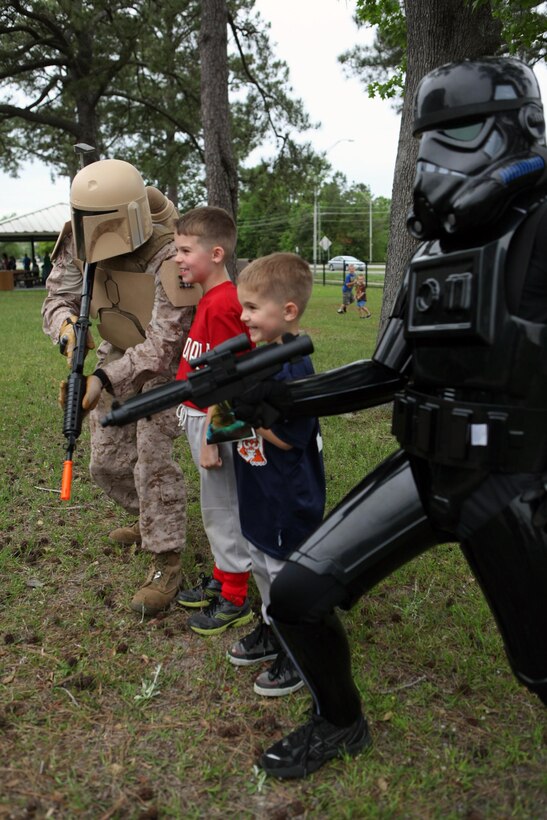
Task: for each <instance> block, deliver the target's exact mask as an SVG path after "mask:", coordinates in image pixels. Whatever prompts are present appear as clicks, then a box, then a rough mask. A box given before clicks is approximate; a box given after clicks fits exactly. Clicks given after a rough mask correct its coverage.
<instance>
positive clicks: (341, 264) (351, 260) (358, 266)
mask: <svg viewBox="0 0 547 820" xmlns="http://www.w3.org/2000/svg"><path fill="white" fill-rule="evenodd" d="M327 265H328V268H329V270H344V269H345V270H347V269H348V268H349V266H350V265H355V270H364V269H365V263H364V262H362V261H361V260H360V259H357V258H356V257H355V256H333V257H332V259H329V261H328V262H327Z"/></svg>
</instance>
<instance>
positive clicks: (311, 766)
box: [259, 733, 372, 780]
mask: <svg viewBox="0 0 547 820" xmlns="http://www.w3.org/2000/svg"><path fill="white" fill-rule="evenodd" d="M371 748H372V738H371V737H370V735H369V734H368V733H367V734H366V735H365V737H364V738H362V739H361V740H359V741H357V742H356V743H352V744H350V745H349V746H343V747H342V748H341V749H337V750H336V751H333V752H332V753H330V754H329V753H327V754H326V755H325V757H324V758H323V759H322V760H309V761H308V763H307V766H306V767H304V766H302V765H301V764H298V765H297V766H288V767H287V768H284V769H281V768H279V769H276V768H271V769H270V768H269V767H268V758H267V755H266V753H264V754H263V755H261V757H260V761H259V762H260V766H261V768H262V769H264V771H265V772H266V774H268V775H270V777H277V778H279V779H280V780H286V779H287V780H288V779H290V778H297V777H307V776H308V775H309V774H313V772H316V771H317V770H318V769H320V768H321V766H323V765H324V764H325V763H328V761H329V760H336V759H337V758H339V759H341V758H343V757H345V756H346V755H349V756H350V757H355V755H358V754H360V753H363V754H367V753H368V752H370V750H371Z"/></svg>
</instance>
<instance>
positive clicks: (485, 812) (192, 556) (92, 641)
mask: <svg viewBox="0 0 547 820" xmlns="http://www.w3.org/2000/svg"><path fill="white" fill-rule="evenodd" d="M368 295H369V306H370V307H371V309H372V312H373V318H372V319H371V320H367V321H365V320H359V319H358V317H357V312H356V310H355V309H354V308H352V310H351V311H350V313H349V314H347V315H345V316H340V315H338V314H337V313H336V308H337V307H338V305H339V299H340V288H339V287H328V286H327V287H322V286H317V287H316V289H315V293H314V296H313V299H312V303H311V304H310V307H309V308H308V311H307V313H306V315H305V317H304V319H305V321H304V328H305V330H307V331H308V332H309V333H310V335H311V336H312V338H313V340H314V343H315V347H316V353H315V354H314V362H315V367H316V370H324V369H327V368H330V367H336V366H338V365H340V364H343V363H346V362H349V361H353V360H355V359H359V358H366V357H367V356H369V355H370V354H371V353H372V351H373V349H374V343H375V337H376V333H377V319H378V316H379V313H380V299H381V295H382V292H381V290H380V289H377V288H371V289H370V290H369V294H368ZM43 297H44V292H43V291H42V292H33V291H26V292H1V293H0V394H1V396H2V407H1V414H0V466H1V470H0V498H1V502H2V503H1V504H0V579H1V580H0V584H1V586H0V590H1V594H0V618H1V620H0V818H4V817H5V818H31V817H32V818H46V817H47V818H93V819H94V818H100V819H101V820H108V819H109V818H156V817H157V818H170V817H171V818H184V819H185V820H186V819H187V818H189V819H190V820H191V819H192V818H264V819H266V818H268V819H269V820H286V819H288V818H297V817H298V818H336V819H338V818H459V817H463V818H467V820H481V818H508V817H511V818H513V817H514V818H533V819H534V820H536V818H546V817H547V776H546V770H547V767H546V755H545V742H546V740H547V725H546V711H545V709H544V708H543V707H542V706H541V704H540V702H539V701H538V700H537V699H535V698H534V697H533V696H532V695H531V694H529V693H528V692H527V690H525V689H524V688H523V687H521V686H519V685H518V684H517V683H516V682H515V680H514V679H513V677H512V675H511V672H510V670H509V667H508V664H507V661H506V658H505V655H504V652H503V649H502V645H501V641H500V638H499V635H498V633H497V630H496V628H495V625H494V623H493V619H492V617H491V615H490V612H489V610H488V608H487V606H486V604H485V602H484V600H483V598H482V595H481V593H480V591H479V589H478V586H477V584H476V582H475V580H474V578H473V576H472V574H471V572H470V571H469V569H468V567H467V565H466V563H465V561H464V560H463V558H462V556H461V554H460V551H459V549H458V547H457V546H455V545H450V544H447V545H444V546H442V547H438V548H437V549H435V550H432V551H431V552H429V553H427V554H425V555H424V556H422V557H420V558H418V559H417V560H415V561H413V562H412V563H410V564H409V565H408V566H406V567H403V568H402V569H401V570H399V571H398V572H397V573H396V574H394V575H393V576H392V577H391V578H389V579H388V580H387V581H386V582H384V583H382V584H380V585H379V586H377V587H376V588H375V589H374V590H373V591H372V592H371V594H369V596H368V597H366V598H364V599H362V600H361V601H360V602H359V603H358V604H357V605H356V607H355V608H354V610H353V611H352V612H351V613H342V618H343V620H344V622H345V624H346V626H347V629H348V632H349V635H350V641H351V644H352V647H353V664H354V672H355V676H356V680H357V683H358V686H359V688H360V690H361V693H362V697H363V701H364V704H365V710H366V713H367V715H368V717H369V721H370V724H371V730H372V733H373V738H374V746H373V749H372V751H371V752H370V754H368V755H367V756H360V757H356V758H352V759H351V760H347V761H337V762H334V763H332V764H329V765H327V766H325V767H324V768H323V769H321V770H320V771H319V772H317V773H316V774H315V775H313V776H312V777H310V778H309V779H307V780H305V781H295V782H290V781H286V782H281V781H275V780H270V779H267V780H266V779H265V778H264V776H263V774H262V773H261V772H260V771H259V770H258V769H257V768H256V767H255V762H256V759H257V755H258V753H259V752H260V750H262V749H263V748H264V747H265V746H267V745H270V744H271V743H272V742H273V741H274V740H276V739H278V738H279V737H280V736H282V735H283V734H285V733H287V732H288V731H289V730H290V729H292V728H294V727H295V726H296V725H297V724H298V723H300V722H302V720H303V719H304V718H305V716H306V713H307V711H308V710H309V707H310V697H309V695H308V694H307V692H306V690H305V689H304V690H301V691H300V692H298V693H296V694H294V695H292V696H290V697H288V698H279V699H276V698H272V699H266V698H259V697H258V696H256V695H255V694H254V693H253V690H252V682H253V679H254V676H255V675H256V672H257V670H256V669H254V670H253V668H252V667H251V668H249V669H245V668H236V667H234V666H232V665H231V664H229V663H228V662H227V661H226V659H225V652H226V649H227V647H228V645H229V644H230V643H231V642H232V641H233V640H234V638H235V637H236V635H237V634H239V636H241V635H243V634H245V631H244V630H245V628H244V629H243V631H242V630H239V631H238V632H236V631H235V630H234V631H232V632H228V633H226V634H225V635H221V636H219V637H217V638H212V639H202V638H200V637H198V636H197V635H194V634H193V633H191V632H190V631H189V630H188V629H187V628H186V619H187V615H186V613H185V612H182V611H172V612H171V611H169V612H168V613H167V614H166V615H165V616H164V617H161V618H156V619H153V620H144V621H141V620H140V619H139V618H138V617H137V616H135V615H134V614H133V613H132V612H131V611H130V610H129V608H128V603H129V600H130V598H131V596H132V594H133V592H134V591H135V589H136V588H137V587H138V586H140V584H141V581H142V579H143V578H144V576H145V574H146V570H147V567H148V563H149V561H148V559H147V556H146V555H143V554H142V553H140V552H139V551H138V550H136V549H135V548H130V549H128V548H122V547H119V546H116V545H114V544H112V543H110V542H109V541H108V538H107V533H108V531H109V530H110V529H112V528H113V527H114V526H116V525H118V524H121V523H124V522H126V521H127V520H128V519H127V517H126V516H125V515H124V513H123V511H121V510H120V509H119V508H116V506H115V505H114V504H113V503H112V502H111V501H109V500H108V499H107V498H105V497H104V496H103V494H102V493H101V491H100V490H99V489H98V488H97V487H95V486H94V485H93V484H92V483H91V481H90V479H89V477H88V472H87V464H88V460H89V438H88V432H87V428H85V429H84V432H83V434H82V436H81V438H80V440H79V442H78V446H77V449H76V453H75V459H74V460H75V481H74V484H73V489H72V500H71V501H70V502H68V503H63V502H61V501H60V500H59V492H58V490H59V487H60V479H61V466H62V461H63V458H64V452H65V447H64V437H63V435H62V417H61V412H60V410H59V408H58V407H57V404H56V394H57V387H58V382H59V381H60V379H61V378H62V377H63V376H64V375H65V372H66V365H65V363H64V360H63V359H62V357H61V356H60V355H59V354H58V352H57V351H56V349H55V348H54V347H53V346H52V345H51V343H50V341H49V340H48V339H47V338H46V337H45V336H44V335H43V334H42V331H41V321H40V306H41V302H42V299H43ZM88 369H89V370H90V369H91V363H90V364H89V367H88ZM322 427H323V438H324V442H325V460H326V469H327V476H328V505H329V508H331V507H332V506H333V505H334V504H336V503H337V502H338V501H339V500H340V499H341V498H342V497H343V495H344V494H345V493H346V492H347V491H348V490H350V489H351V487H352V486H354V485H355V483H356V482H357V481H358V480H359V479H360V478H361V477H362V476H363V475H364V474H365V473H367V472H368V471H369V470H371V469H372V468H373V467H374V466H375V465H376V464H378V462H379V461H381V460H382V459H383V458H385V457H386V456H387V455H389V453H391V452H392V451H393V450H394V449H395V442H394V440H393V438H392V436H391V433H390V411H389V407H380V408H376V409H372V410H368V411H362V412H359V413H353V414H348V415H347V416H343V417H336V418H328V419H324V420H323V422H322ZM176 451H177V456H178V458H179V459H180V460H181V462H182V463H183V464H184V465H185V467H187V470H186V475H187V479H188V482H187V483H188V498H189V510H188V513H189V515H188V518H189V524H188V549H187V551H186V554H185V556H184V562H185V573H186V580H187V581H188V582H193V581H194V580H195V579H196V576H197V573H198V571H206V570H207V569H208V568H209V566H210V560H209V551H208V547H207V543H206V540H205V537H204V533H203V529H202V525H201V520H200V511H199V499H198V487H197V482H196V475H195V470H194V467H193V465H192V464H191V461H190V457H189V453H188V450H187V445H186V442H185V441H183V440H182V439H181V440H179V441H178V442H177V446H176ZM366 526H367V522H366V521H363V531H364V532H366ZM485 546H489V547H490V546H492V547H495V545H485ZM253 594H254V596H255V597H254V604H255V608H256V609H258V599H257V596H256V593H253Z"/></svg>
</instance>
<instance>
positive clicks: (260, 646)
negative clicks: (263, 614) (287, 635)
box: [226, 621, 279, 666]
mask: <svg viewBox="0 0 547 820" xmlns="http://www.w3.org/2000/svg"><path fill="white" fill-rule="evenodd" d="M278 652H279V641H278V640H277V637H276V635H275V632H274V631H273V629H272V628H271V626H269V625H268V624H266V623H264V621H260V623H259V624H258V626H255V628H254V629H253V631H252V632H250V633H249V634H248V635H245V637H244V638H242V639H241V640H240V641H238V642H237V643H235V644H234V645H233V646H232V648H231V649H229V650H228V652H227V653H226V654H227V656H228V660H229V661H230V663H233V664H234V666H250V665H251V664H252V663H260V662H261V661H271V660H273V659H274V658H277V655H278Z"/></svg>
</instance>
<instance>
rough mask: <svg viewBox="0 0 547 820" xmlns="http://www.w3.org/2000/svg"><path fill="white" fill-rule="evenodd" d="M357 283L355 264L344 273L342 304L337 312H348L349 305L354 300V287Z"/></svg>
mask: <svg viewBox="0 0 547 820" xmlns="http://www.w3.org/2000/svg"><path fill="white" fill-rule="evenodd" d="M354 285H355V265H350V266H349V267H348V272H347V273H346V274H345V275H344V284H343V285H342V304H341V305H340V307H339V308H338V310H337V313H346V312H347V309H348V307H349V305H351V303H352V302H353V300H354V298H355V297H354V295H353V287H354Z"/></svg>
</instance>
